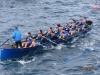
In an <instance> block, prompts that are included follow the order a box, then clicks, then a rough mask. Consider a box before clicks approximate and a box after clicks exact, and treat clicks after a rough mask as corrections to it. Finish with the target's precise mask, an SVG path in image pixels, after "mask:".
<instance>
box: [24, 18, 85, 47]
mask: <svg viewBox="0 0 100 75" xmlns="http://www.w3.org/2000/svg"><path fill="white" fill-rule="evenodd" d="M85 27H86V17H84V18H83V19H80V21H79V22H76V21H75V20H74V19H73V20H72V22H71V24H70V25H69V24H68V23H66V24H65V26H64V27H61V25H60V24H57V25H56V27H55V29H54V30H53V29H52V27H49V28H48V30H47V32H46V33H45V34H43V32H42V30H39V31H38V34H37V35H36V36H35V37H32V35H31V33H30V32H28V33H27V37H26V40H25V41H23V42H22V47H25V48H26V47H34V46H37V45H39V44H43V43H46V42H50V40H51V41H53V40H57V39H59V38H63V39H64V38H67V36H69V35H73V34H75V32H76V31H78V32H80V31H81V30H83V29H85Z"/></svg>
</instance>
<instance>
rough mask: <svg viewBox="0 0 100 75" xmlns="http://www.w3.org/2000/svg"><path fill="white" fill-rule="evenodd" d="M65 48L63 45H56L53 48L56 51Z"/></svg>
mask: <svg viewBox="0 0 100 75" xmlns="http://www.w3.org/2000/svg"><path fill="white" fill-rule="evenodd" d="M65 47H66V46H65V45H64V44H62V43H61V44H58V45H57V46H56V47H55V49H57V50H61V49H62V48H65Z"/></svg>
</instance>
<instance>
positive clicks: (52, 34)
mask: <svg viewBox="0 0 100 75" xmlns="http://www.w3.org/2000/svg"><path fill="white" fill-rule="evenodd" d="M57 39H59V38H58V37H57V36H56V35H55V33H51V38H50V40H57Z"/></svg>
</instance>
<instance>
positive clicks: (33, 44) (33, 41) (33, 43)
mask: <svg viewBox="0 0 100 75" xmlns="http://www.w3.org/2000/svg"><path fill="white" fill-rule="evenodd" d="M34 46H38V43H37V42H36V39H35V38H33V39H32V44H31V45H30V47H34Z"/></svg>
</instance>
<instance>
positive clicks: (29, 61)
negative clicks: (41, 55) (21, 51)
mask: <svg viewBox="0 0 100 75" xmlns="http://www.w3.org/2000/svg"><path fill="white" fill-rule="evenodd" d="M35 59H36V58H35V57H34V58H33V59H32V60H28V61H25V60H19V61H18V62H19V63H20V64H22V65H25V64H29V63H31V62H33V61H35Z"/></svg>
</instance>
